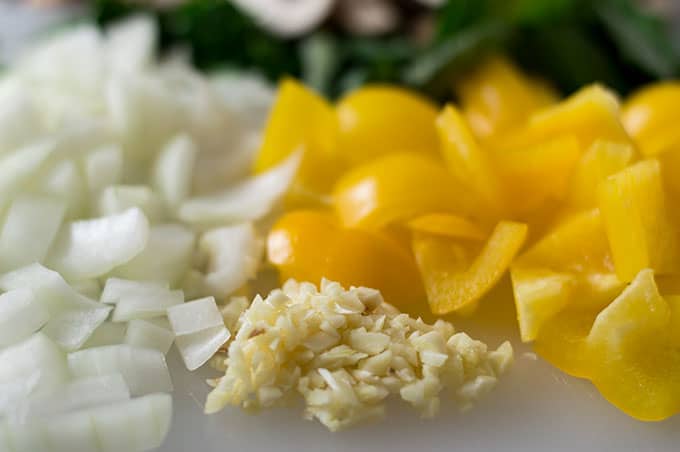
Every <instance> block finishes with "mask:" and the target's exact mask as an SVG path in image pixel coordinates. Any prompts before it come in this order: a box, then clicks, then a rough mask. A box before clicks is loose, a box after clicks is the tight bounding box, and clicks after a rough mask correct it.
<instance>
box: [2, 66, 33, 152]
mask: <svg viewBox="0 0 680 452" xmlns="http://www.w3.org/2000/svg"><path fill="white" fill-rule="evenodd" d="M36 129H37V130H36ZM41 129H42V125H41V121H40V115H39V114H38V111H37V109H36V107H35V105H34V103H33V101H32V99H31V97H30V95H29V93H28V92H27V89H26V88H25V87H24V86H22V84H21V83H19V82H18V81H17V80H14V79H10V78H5V79H4V80H2V84H1V85H0V130H2V134H0V154H1V153H5V152H8V151H11V150H13V149H17V148H19V147H21V146H25V145H26V144H27V143H28V142H29V140H31V139H35V136H36V134H37V133H40V132H41V131H42V130H41Z"/></svg>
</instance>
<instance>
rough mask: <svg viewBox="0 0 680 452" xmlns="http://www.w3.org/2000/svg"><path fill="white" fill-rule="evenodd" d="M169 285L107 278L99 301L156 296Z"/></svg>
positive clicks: (112, 301)
mask: <svg viewBox="0 0 680 452" xmlns="http://www.w3.org/2000/svg"><path fill="white" fill-rule="evenodd" d="M168 289H169V286H168V285H167V284H163V283H156V282H151V281H132V280H128V279H120V278H109V279H107V280H106V284H105V285H104V290H103V291H102V294H101V298H100V299H99V301H101V302H102V303H107V304H116V303H118V302H119V301H120V300H121V299H123V298H130V297H157V296H162V295H165V294H166V293H167V291H168Z"/></svg>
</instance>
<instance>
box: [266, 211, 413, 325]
mask: <svg viewBox="0 0 680 452" xmlns="http://www.w3.org/2000/svg"><path fill="white" fill-rule="evenodd" d="M267 257H268V260H269V262H270V263H272V264H273V265H274V266H275V267H276V268H277V269H278V270H279V276H280V280H281V282H284V281H286V280H287V279H289V278H294V279H296V280H298V281H312V282H315V283H318V282H319V281H321V278H327V279H331V280H333V281H338V282H340V283H341V284H343V285H345V286H347V287H349V286H352V285H354V286H366V287H373V288H376V289H378V290H380V291H381V292H382V293H383V295H384V296H385V298H386V299H388V300H390V303H393V304H395V305H396V306H397V307H399V308H400V309H402V310H405V311H407V312H411V313H414V314H421V313H422V311H423V309H422V308H424V303H423V301H424V298H425V293H424V290H423V286H422V283H421V281H420V276H419V273H418V269H417V267H416V264H415V261H414V259H413V257H412V256H411V254H410V252H409V250H408V249H407V248H403V247H402V246H401V245H400V244H399V242H398V241H397V240H394V239H393V238H392V237H391V236H390V235H388V234H386V233H383V232H374V231H366V230H360V229H345V228H342V227H340V226H338V225H337V224H336V221H335V219H334V218H333V217H332V216H331V215H330V214H328V213H324V212H320V211H306V210H300V211H294V212H291V213H288V214H286V215H284V216H283V217H281V218H280V219H279V220H278V221H277V223H276V224H275V225H274V227H273V228H272V230H271V232H270V233H269V236H268V238H267ZM421 303H422V304H421Z"/></svg>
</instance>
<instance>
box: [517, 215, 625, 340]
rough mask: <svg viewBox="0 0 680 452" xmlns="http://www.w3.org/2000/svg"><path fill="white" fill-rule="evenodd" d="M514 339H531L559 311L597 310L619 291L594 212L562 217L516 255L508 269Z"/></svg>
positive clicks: (606, 245)
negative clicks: (516, 323) (514, 312)
mask: <svg viewBox="0 0 680 452" xmlns="http://www.w3.org/2000/svg"><path fill="white" fill-rule="evenodd" d="M510 275H511V278H512V282H513V290H514V293H515V306H516V308H517V319H518V321H519V328H520V336H521V338H522V340H523V341H525V342H528V341H532V340H534V339H536V338H537V336H538V335H539V332H540V331H541V330H542V329H543V328H544V325H543V324H544V323H545V322H546V321H547V320H548V319H550V318H551V317H553V316H554V315H556V314H557V313H559V312H561V311H562V310H563V309H566V308H569V309H580V310H587V311H597V310H598V309H601V308H602V307H604V306H606V305H607V304H608V303H609V302H611V301H612V300H613V299H614V298H615V297H616V295H618V293H619V292H620V290H621V288H622V287H623V283H622V282H621V281H619V279H618V278H617V276H616V274H615V272H614V267H613V264H612V261H611V254H610V252H609V247H608V244H607V238H606V235H605V232H604V227H603V225H602V220H601V215H600V212H599V211H598V210H597V209H592V210H590V211H585V212H582V213H579V214H576V215H573V216H570V217H568V218H567V219H565V220H563V221H562V222H561V223H559V224H558V225H557V227H555V229H553V230H552V231H551V232H550V233H549V234H547V235H546V236H545V237H543V238H542V239H541V240H540V241H538V242H537V243H536V244H534V245H533V246H532V247H531V248H530V249H529V250H528V251H527V252H526V253H524V254H523V255H522V256H520V257H518V258H517V259H516V261H515V262H514V263H513V265H512V268H511V270H510Z"/></svg>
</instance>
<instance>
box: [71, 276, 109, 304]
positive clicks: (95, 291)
mask: <svg viewBox="0 0 680 452" xmlns="http://www.w3.org/2000/svg"><path fill="white" fill-rule="evenodd" d="M71 287H72V288H73V290H75V291H76V292H78V293H79V294H81V295H84V296H85V297H87V298H90V299H92V300H97V299H99V297H100V296H101V293H102V286H101V284H99V281H98V280H96V279H83V280H81V281H75V282H73V283H71Z"/></svg>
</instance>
